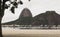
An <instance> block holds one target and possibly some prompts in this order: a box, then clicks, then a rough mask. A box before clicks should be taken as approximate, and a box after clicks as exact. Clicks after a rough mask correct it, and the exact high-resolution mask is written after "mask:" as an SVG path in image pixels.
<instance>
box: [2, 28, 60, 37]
mask: <svg viewBox="0 0 60 37" xmlns="http://www.w3.org/2000/svg"><path fill="white" fill-rule="evenodd" d="M2 32H3V36H4V37H60V30H36V29H29V30H27V29H13V28H11V29H10V28H8V29H7V28H6V29H5V28H3V30H2Z"/></svg>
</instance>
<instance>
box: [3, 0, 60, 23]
mask: <svg viewBox="0 0 60 37" xmlns="http://www.w3.org/2000/svg"><path fill="white" fill-rule="evenodd" d="M22 1H23V5H18V8H16V9H15V14H13V13H11V11H10V10H9V9H7V10H5V15H4V17H3V20H2V23H4V22H9V21H13V20H16V19H18V18H19V15H20V13H21V11H22V10H23V9H24V8H28V9H30V11H31V13H32V15H33V17H34V16H36V15H38V14H40V13H44V12H45V11H48V10H49V11H51V10H54V11H56V12H57V13H58V14H60V0H31V1H30V2H29V1H28V0H22Z"/></svg>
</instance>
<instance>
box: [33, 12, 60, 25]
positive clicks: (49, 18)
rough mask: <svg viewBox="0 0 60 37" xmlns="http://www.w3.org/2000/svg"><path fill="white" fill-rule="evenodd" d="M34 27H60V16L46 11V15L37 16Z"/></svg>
mask: <svg viewBox="0 0 60 37" xmlns="http://www.w3.org/2000/svg"><path fill="white" fill-rule="evenodd" d="M32 25H36V26H39V25H43V26H45V25H47V26H53V25H56V26H58V25H60V15H59V14H57V13H56V12H55V11H46V12H45V13H41V14H39V15H37V16H35V17H34V20H33V23H32Z"/></svg>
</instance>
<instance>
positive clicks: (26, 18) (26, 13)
mask: <svg viewBox="0 0 60 37" xmlns="http://www.w3.org/2000/svg"><path fill="white" fill-rule="evenodd" d="M32 19H33V17H32V13H31V11H30V10H29V9H28V8H24V9H23V10H22V12H21V14H20V16H19V18H18V19H17V20H15V21H11V22H7V23H3V24H4V25H12V24H17V25H29V24H31V23H32Z"/></svg>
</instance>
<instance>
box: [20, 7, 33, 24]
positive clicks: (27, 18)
mask: <svg viewBox="0 0 60 37" xmlns="http://www.w3.org/2000/svg"><path fill="white" fill-rule="evenodd" d="M32 19H33V17H32V13H31V12H30V10H29V9H28V8H24V9H23V10H22V12H21V14H20V24H21V25H29V24H31V23H32Z"/></svg>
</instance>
